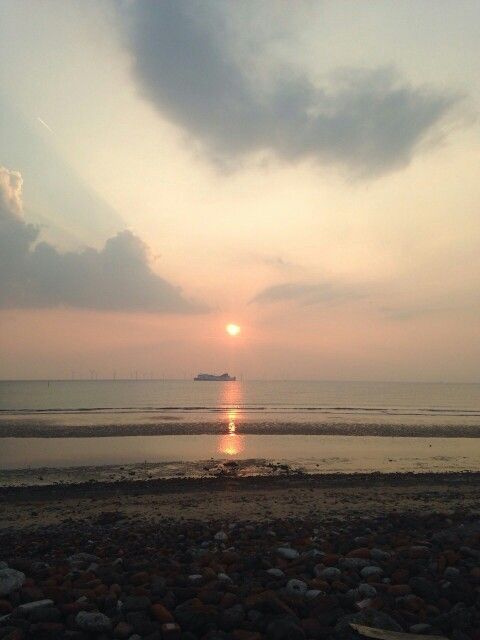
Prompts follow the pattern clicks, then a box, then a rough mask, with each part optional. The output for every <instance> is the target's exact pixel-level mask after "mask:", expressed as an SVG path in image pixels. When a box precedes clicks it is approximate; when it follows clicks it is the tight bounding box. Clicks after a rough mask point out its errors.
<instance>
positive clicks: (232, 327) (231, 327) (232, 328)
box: [225, 324, 240, 336]
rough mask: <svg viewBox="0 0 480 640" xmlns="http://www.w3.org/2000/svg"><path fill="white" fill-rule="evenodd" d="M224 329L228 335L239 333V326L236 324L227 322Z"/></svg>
mask: <svg viewBox="0 0 480 640" xmlns="http://www.w3.org/2000/svg"><path fill="white" fill-rule="evenodd" d="M225 330H226V332H227V333H228V334H229V335H230V336H238V334H239V333H240V327H239V326H238V324H227V326H226V327H225Z"/></svg>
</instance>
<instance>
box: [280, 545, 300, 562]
mask: <svg viewBox="0 0 480 640" xmlns="http://www.w3.org/2000/svg"><path fill="white" fill-rule="evenodd" d="M277 554H278V555H279V556H280V557H281V558H284V560H296V559H297V558H298V557H300V554H299V553H298V551H297V550H296V549H291V548H290V547H279V548H278V549H277Z"/></svg>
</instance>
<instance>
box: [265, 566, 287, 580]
mask: <svg viewBox="0 0 480 640" xmlns="http://www.w3.org/2000/svg"><path fill="white" fill-rule="evenodd" d="M267 573H268V575H269V576H272V578H284V577H285V574H284V573H283V571H282V570H281V569H278V568H277V567H272V568H271V569H267Z"/></svg>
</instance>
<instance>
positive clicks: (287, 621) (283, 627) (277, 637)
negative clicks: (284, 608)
mask: <svg viewBox="0 0 480 640" xmlns="http://www.w3.org/2000/svg"><path fill="white" fill-rule="evenodd" d="M305 638H306V636H305V631H304V630H303V629H302V627H301V626H300V624H298V623H297V621H296V620H295V619H292V618H291V617H290V616H288V617H285V618H278V619H277V620H273V621H272V622H270V624H269V625H268V627H267V639H268V640H305Z"/></svg>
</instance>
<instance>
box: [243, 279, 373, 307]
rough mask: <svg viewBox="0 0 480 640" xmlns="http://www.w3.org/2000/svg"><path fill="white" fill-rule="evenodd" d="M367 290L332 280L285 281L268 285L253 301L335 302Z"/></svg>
mask: <svg viewBox="0 0 480 640" xmlns="http://www.w3.org/2000/svg"><path fill="white" fill-rule="evenodd" d="M365 295H366V292H365V291H364V290H363V289H362V288H361V287H353V286H351V287H348V286H342V285H339V284H333V283H331V282H319V283H313V284H309V283H304V282H285V283H283V284H275V285H272V286H270V287H266V288H265V289H263V290H262V291H260V292H259V293H258V294H257V295H256V296H255V297H254V298H253V299H252V302H255V303H258V304H268V303H273V302H285V301H286V302H296V303H297V304H300V305H315V304H327V305H328V304H334V303H339V302H346V301H349V300H358V299H360V298H364V297H365Z"/></svg>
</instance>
